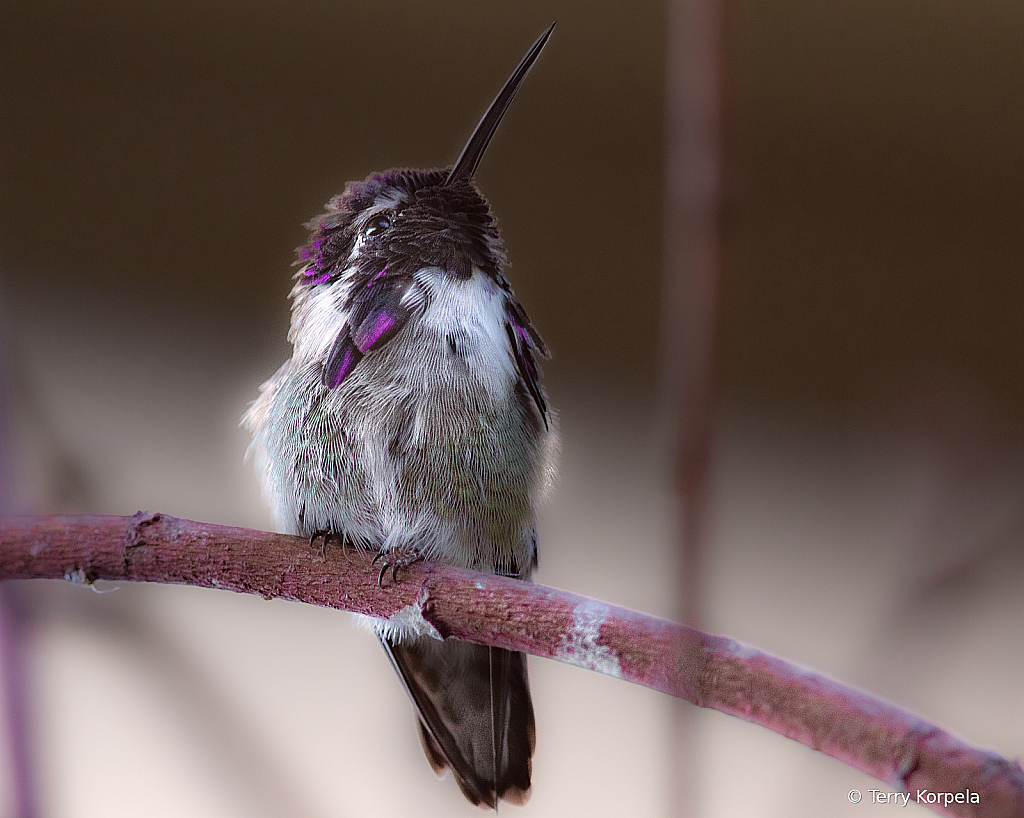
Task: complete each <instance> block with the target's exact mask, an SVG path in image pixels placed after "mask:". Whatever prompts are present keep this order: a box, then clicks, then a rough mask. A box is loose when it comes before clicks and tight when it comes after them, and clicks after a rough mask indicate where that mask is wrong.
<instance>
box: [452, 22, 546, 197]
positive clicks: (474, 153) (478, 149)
mask: <svg viewBox="0 0 1024 818" xmlns="http://www.w3.org/2000/svg"><path fill="white" fill-rule="evenodd" d="M554 30H555V24H554V23H552V24H551V26H550V28H548V30H547V31H545V32H544V33H543V34H541V35H540V37H538V38H537V41H536V42H535V43H534V44H533V45H532V46H530V50H529V51H527V52H526V56H525V57H523V61H522V62H521V63H519V67H518V68H516V70H515V71H513V72H512V76H511V77H509V78H508V80H507V81H506V82H505V86H504V87H503V88H502V89H501V91H499V92H498V96H496V97H495V98H494V102H492V103H491V107H490V108H488V109H487V113H486V114H484V115H483V118H482V119H481V120H480V122H479V123H478V124H477V126H476V129H475V130H474V131H473V135H472V136H471V137H470V138H469V142H467V143H466V147H464V148H463V149H462V153H461V154H459V158H458V159H457V160H455V167H453V168H452V172H451V173H449V174H448V178H447V179H445V182H444V183H445V184H446V185H450V184H451V183H452V182H455V181H457V180H459V179H463V180H467V181H468V180H469V179H472V178H473V174H474V173H476V168H477V165H479V164H480V159H481V158H482V157H483V155H484V151H485V150H487V143H488V142H490V141H491V137H492V136H494V132H495V131H496V130H498V123H499V122H501V118H502V117H503V116H504V115H505V111H506V110H508V106H509V104H510V103H511V102H512V98H513V97H514V96H515V95H516V91H518V90H519V86H520V85H522V84H523V80H524V79H526V75H527V74H528V73H530V68H531V66H532V65H533V63H534V62H535V61H536V59H537V57H539V56H540V52H541V51H543V50H544V45H545V44H546V43H547V41H548V37H550V36H551V32H552V31H554Z"/></svg>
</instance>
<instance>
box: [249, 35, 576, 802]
mask: <svg viewBox="0 0 1024 818" xmlns="http://www.w3.org/2000/svg"><path fill="white" fill-rule="evenodd" d="M553 28H554V25H553V24H552V26H551V28H549V29H548V30H547V31H546V32H545V33H544V34H543V35H542V36H541V37H540V38H539V39H538V40H537V41H536V42H535V43H534V44H533V46H532V47H531V48H530V50H529V51H528V52H527V54H526V56H525V57H524V58H523V61H522V62H521V63H520V64H519V66H518V67H517V68H516V70H515V72H514V73H513V74H512V76H511V77H510V78H509V79H508V81H507V82H506V83H505V86H504V87H503V88H502V89H501V92H500V93H499V94H498V96H497V97H496V98H495V100H494V102H492V103H491V106H490V108H488V110H487V113H486V114H484V117H483V119H481V120H480V123H479V124H478V125H477V127H476V129H475V130H474V132H473V135H472V136H471V137H470V139H469V142H468V143H467V144H466V146H465V148H464V149H463V151H462V154H461V155H460V156H459V158H458V160H457V161H456V162H455V164H454V165H453V166H451V167H450V168H445V169H442V170H408V169H395V170H388V171H384V172H383V173H374V174H371V175H370V176H368V177H367V178H366V180H365V181H363V182H350V183H349V184H348V185H347V186H346V187H345V192H344V193H342V194H341V195H340V196H336V197H335V198H333V199H332V200H331V201H330V202H329V203H328V205H327V212H326V213H324V214H323V215H321V216H319V217H318V218H316V219H314V220H313V221H312V222H310V223H309V225H308V227H309V228H310V230H311V235H310V239H309V242H308V244H306V245H305V246H304V247H302V248H300V249H299V261H298V262H296V263H297V264H299V265H301V269H300V270H299V272H298V273H297V275H296V279H297V283H296V284H295V287H294V289H293V290H292V293H291V297H292V299H293V305H292V322H291V331H290V333H289V335H288V338H289V340H290V341H291V342H292V345H293V353H292V357H291V359H290V360H288V361H287V362H286V363H285V364H284V366H282V367H281V368H280V369H279V370H278V372H277V373H276V374H275V375H274V376H273V377H272V378H271V379H270V380H268V381H267V382H266V383H265V384H263V386H262V387H261V393H260V396H259V398H258V399H257V400H256V401H255V403H253V405H252V407H251V408H250V409H249V411H248V412H247V413H246V415H245V417H244V418H243V422H244V424H245V425H246V426H247V427H248V429H249V430H250V431H251V432H252V434H253V442H252V447H251V449H250V451H251V452H252V453H254V454H255V456H256V459H257V462H258V467H259V470H260V473H261V477H262V480H263V484H264V490H265V492H266V494H267V496H268V497H269V499H270V501H271V503H272V504H273V508H274V512H275V516H276V518H277V522H278V525H279V526H280V527H281V529H282V530H284V531H286V532H288V533H293V534H301V535H304V536H307V537H310V538H311V540H312V539H314V538H316V537H318V536H323V537H324V538H325V540H326V539H327V538H336V539H338V540H340V541H341V542H343V543H349V544H352V545H355V546H357V547H362V548H367V549H372V550H374V551H376V552H377V554H378V557H379V558H380V559H381V560H383V562H384V565H383V568H382V569H381V571H380V575H379V577H378V581H379V582H383V581H385V580H386V578H387V576H388V574H389V573H390V576H391V579H392V581H397V578H398V571H399V570H400V569H402V568H404V567H406V566H408V565H409V564H410V563H412V562H414V561H417V560H420V559H428V560H437V561H439V562H444V563H448V564H450V565H457V566H461V567H465V568H474V569H477V570H480V571H487V572H492V573H497V574H502V575H505V576H512V577H519V578H520V579H527V580H528V579H530V578H531V575H532V573H533V570H534V568H536V566H537V519H536V507H537V504H538V502H539V500H540V498H541V495H542V494H543V493H544V491H545V489H546V488H547V486H548V485H549V484H550V482H551V479H552V475H553V458H554V452H555V449H556V445H557V444H556V437H555V433H554V431H553V428H552V427H553V419H552V416H551V413H550V411H549V410H548V406H547V399H546V396H545V392H544V389H543V388H542V387H541V385H540V376H539V372H538V367H537V359H538V357H541V356H543V357H547V355H548V351H547V348H546V347H545V345H544V342H543V341H542V340H541V337H540V335H539V334H538V332H537V330H536V329H534V326H533V324H532V323H531V322H530V319H529V318H528V317H527V315H526V312H525V310H524V309H523V307H522V306H521V305H520V304H519V302H518V301H517V300H516V297H515V295H514V294H513V292H512V288H511V286H510V285H509V282H508V280H507V279H506V278H505V274H504V271H505V267H506V258H505V249H504V247H503V245H502V242H501V238H500V236H499V234H498V228H497V225H496V223H495V219H494V216H493V214H492V213H491V208H490V206H489V205H488V203H487V201H486V200H485V199H484V198H483V196H482V195H481V194H480V191H479V190H478V189H477V187H476V185H475V184H474V182H473V174H474V172H475V171H476V168H477V165H478V164H479V163H480V159H481V157H482V156H483V153H484V150H485V149H486V148H487V144H488V142H489V141H490V139H491V137H492V136H493V135H494V132H495V130H496V128H497V127H498V123H499V122H500V121H501V118H502V116H503V115H504V113H505V111H506V109H507V108H508V106H509V103H510V102H511V101H512V98H513V97H514V96H515V93H516V91H517V90H518V89H519V86H520V85H521V83H522V82H523V79H524V78H525V77H526V74H527V73H528V72H529V70H530V67H531V66H532V65H533V63H534V61H535V60H536V59H537V57H538V55H539V54H540V52H541V50H542V49H543V48H544V45H545V43H546V42H547V40H548V37H550V35H551V31H552V29H553ZM389 569H390V570H389ZM372 622H373V626H374V629H375V631H376V633H377V636H378V637H379V638H380V641H381V643H382V644H383V645H384V649H385V650H386V651H387V653H388V656H389V657H390V658H391V662H392V664H393V665H394V667H395V669H396V670H397V671H398V674H399V676H400V677H401V679H402V681H403V683H404V685H405V687H406V690H407V691H408V693H409V696H410V697H411V698H412V701H413V704H414V705H415V707H416V711H417V715H418V717H419V732H420V740H421V742H422V744H423V749H424V752H425V753H426V755H427V760H428V761H429V762H430V765H431V766H432V767H433V768H434V771H435V772H436V773H438V774H439V775H441V774H443V772H444V770H445V769H446V768H450V769H451V770H452V772H453V773H454V775H455V780H456V781H457V782H458V785H459V787H460V788H461V789H462V792H463V793H464V794H465V796H466V798H468V799H469V800H470V801H471V802H473V803H474V804H477V805H481V806H487V807H496V806H497V802H498V799H505V800H506V801H509V802H512V803H517V804H522V803H525V801H526V800H527V798H528V797H529V794H530V768H531V757H532V755H533V748H534V732H535V731H534V718H533V704H532V702H531V699H530V688H529V682H528V679H527V673H526V657H525V656H524V655H523V654H522V653H517V652H513V651H507V650H502V649H500V648H490V647H487V646H481V645H475V644H472V643H470V642H464V641H460V640H458V639H447V640H444V641H439V640H436V639H433V638H431V637H429V636H413V635H410V634H409V633H406V632H403V631H402V630H401V629H399V628H396V627H394V626H392V625H391V624H389V623H388V622H385V621H383V620H372Z"/></svg>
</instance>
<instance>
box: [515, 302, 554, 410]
mask: <svg viewBox="0 0 1024 818" xmlns="http://www.w3.org/2000/svg"><path fill="white" fill-rule="evenodd" d="M505 332H506V333H507V334H508V340H509V343H510V344H511V345H512V354H513V355H514V356H515V359H516V369H517V370H519V377H520V378H522V380H523V383H525V384H526V388H527V389H528V390H529V391H530V395H531V396H532V397H533V402H534V403H535V404H537V411H538V412H540V417H541V420H543V421H544V428H545V429H547V428H548V406H547V402H546V401H545V400H544V393H543V392H542V391H541V388H540V375H539V373H538V371H537V355H543V356H544V357H545V358H546V357H548V348H547V347H546V346H545V345H544V341H542V340H541V337H540V333H538V332H537V330H536V329H534V326H533V323H532V322H531V321H530V318H529V316H527V314H526V310H524V309H523V308H522V306H521V305H520V304H519V302H518V301H516V300H515V299H514V298H509V299H508V301H507V302H506V306H505Z"/></svg>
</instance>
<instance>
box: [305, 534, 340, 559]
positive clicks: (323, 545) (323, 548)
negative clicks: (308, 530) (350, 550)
mask: <svg viewBox="0 0 1024 818" xmlns="http://www.w3.org/2000/svg"><path fill="white" fill-rule="evenodd" d="M318 539H319V540H320V557H321V558H323V557H325V556H326V554H327V545H328V543H330V542H331V540H334V542H335V544H337V545H340V546H341V553H342V554H344V553H346V548H345V545H346V541H345V537H344V535H342V534H340V533H338V532H337V531H332V530H331V529H329V528H327V529H324V530H323V531H314V532H313V533H312V534H310V535H309V545H310V547H311V548H316V541H317V540H318Z"/></svg>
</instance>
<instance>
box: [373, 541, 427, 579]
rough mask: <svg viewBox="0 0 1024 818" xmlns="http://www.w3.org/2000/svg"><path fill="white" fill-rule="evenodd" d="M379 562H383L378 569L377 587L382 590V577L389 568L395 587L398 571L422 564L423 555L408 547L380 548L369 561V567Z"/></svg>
mask: <svg viewBox="0 0 1024 818" xmlns="http://www.w3.org/2000/svg"><path fill="white" fill-rule="evenodd" d="M380 560H383V561H384V562H383V563H382V565H381V567H380V573H379V574H378V575H377V585H378V586H380V587H381V588H383V587H384V577H385V576H387V573H388V569H389V568H390V569H391V581H392V582H393V583H395V584H396V585H397V584H398V571H399V570H400V569H402V568H408V567H409V566H410V565H414V564H416V563H417V562H423V555H422V554H419V553H417V552H416V551H415V550H413V549H412V548H410V547H405V548H402V547H399V548H382V549H381V550H380V551H378V552H377V556H376V557H374V558H373V559H372V560H370V565H375V564H376V563H377V562H378V561H380Z"/></svg>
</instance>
